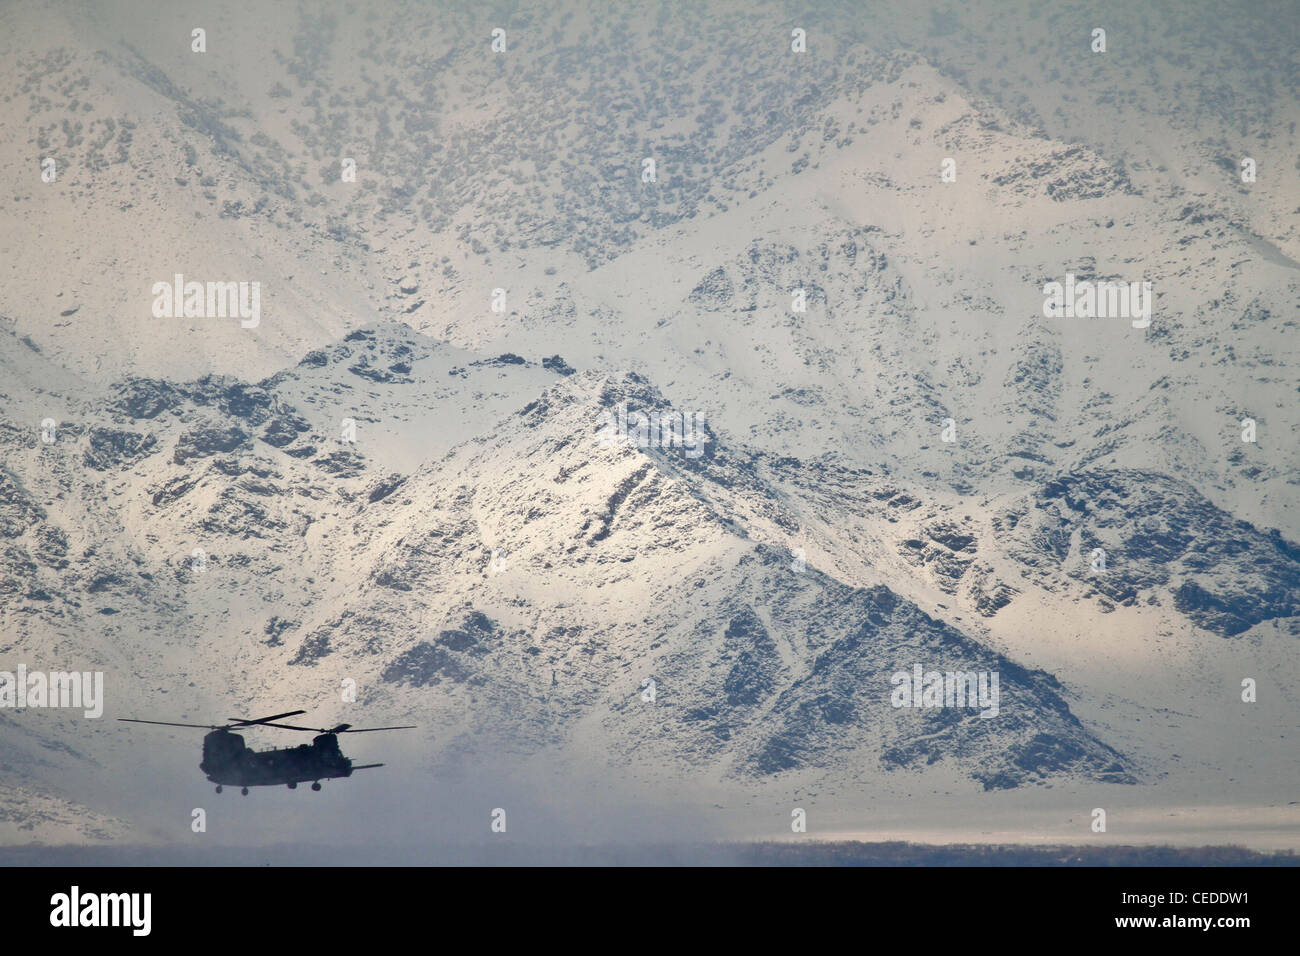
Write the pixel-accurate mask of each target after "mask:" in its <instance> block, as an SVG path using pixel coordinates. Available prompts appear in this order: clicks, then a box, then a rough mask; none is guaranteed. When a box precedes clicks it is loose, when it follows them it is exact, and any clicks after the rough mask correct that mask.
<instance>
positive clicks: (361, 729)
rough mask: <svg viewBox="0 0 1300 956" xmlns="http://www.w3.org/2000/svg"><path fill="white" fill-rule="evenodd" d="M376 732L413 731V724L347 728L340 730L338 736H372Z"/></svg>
mask: <svg viewBox="0 0 1300 956" xmlns="http://www.w3.org/2000/svg"><path fill="white" fill-rule="evenodd" d="M376 730H415V724H403V725H402V726H401V727H349V728H348V729H347V730H340V731H338V733H340V734H372V733H374V732H375V731H376Z"/></svg>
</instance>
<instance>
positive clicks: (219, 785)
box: [217, 784, 221, 793]
mask: <svg viewBox="0 0 1300 956" xmlns="http://www.w3.org/2000/svg"><path fill="white" fill-rule="evenodd" d="M220 792H221V784H217V793H220Z"/></svg>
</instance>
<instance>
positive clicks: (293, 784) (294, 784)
mask: <svg viewBox="0 0 1300 956" xmlns="http://www.w3.org/2000/svg"><path fill="white" fill-rule="evenodd" d="M289 789H290V790H297V789H298V784H297V783H291V784H289Z"/></svg>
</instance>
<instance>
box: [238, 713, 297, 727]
mask: <svg viewBox="0 0 1300 956" xmlns="http://www.w3.org/2000/svg"><path fill="white" fill-rule="evenodd" d="M305 713H307V711H305V710H286V711H285V712H284V713H283V714H272V715H271V716H270V717H259V718H257V719H256V720H244V719H242V718H240V717H227V718H226V719H227V720H229V721H230V722H231V723H232V724H235V725H237V726H239V727H251V726H253V725H254V724H265V723H269V722H270V721H272V720H279V719H280V718H282V717H297V716H298V715H299V714H305Z"/></svg>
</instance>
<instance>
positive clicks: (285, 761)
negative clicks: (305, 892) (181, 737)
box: [118, 710, 414, 796]
mask: <svg viewBox="0 0 1300 956" xmlns="http://www.w3.org/2000/svg"><path fill="white" fill-rule="evenodd" d="M305 713H307V711H305V710H290V711H286V712H285V713H283V714H272V715H271V716H270V717H259V718H257V719H256V720H245V719H242V718H239V717H230V718H227V720H228V721H229V722H228V723H226V724H222V725H220V726H215V725H212V724H177V723H172V722H171V721H166V720H138V719H136V718H134V717H119V718H118V720H120V721H124V722H126V723H131V724H158V725H160V726H163V727H194V728H197V729H199V730H208V731H210V733H208V734H205V735H204V737H203V761H202V763H200V764H199V769H200V770H202V771H203V772H204V773H205V774H206V775H207V777H208V779H209V780H211V781H212V782H213V783H215V784H216V785H217V793H221V791H222V788H223V787H226V786H230V787H240V788H241V789H240V793H242V794H243V795H244V796H248V788H249V787H276V786H279V785H280V784H284V785H285V786H287V787H288V788H289V789H290V790H295V789H297V787H298V784H300V783H306V782H307V781H308V780H310V781H312V784H311V788H312V789H313V790H320V788H321V787H320V782H321V781H322V780H332V779H334V778H335V777H350V776H352V772H353V771H354V770H369V769H371V768H373V767H382V766H383V764H382V763H367V764H361V765H360V766H354V765H353V763H352V761H351V760H349V759H348V758H347V757H345V756H343V752H342V751H341V750H340V749H339V738H338V735H339V734H365V733H374V732H375V731H378V730H413V729H414V725H413V724H412V725H406V726H401V727H353V726H352V725H351V724H339V725H338V726H336V727H330V728H328V729H326V728H324V727H321V728H314V727H298V726H296V725H294V724H280V723H276V721H279V720H283V719H284V718H286V717H296V716H298V715H299V714H305ZM250 727H276V728H279V729H280V730H301V731H306V732H307V733H314V734H317V735H318V736H317V737H316V738H315V739H313V740H312V742H311V743H310V744H300V745H299V746H297V747H285V748H283V749H281V750H262V751H257V750H251V749H249V747H248V746H247V745H245V743H244V738H243V737H241V736H239V734H237V733H235V731H236V730H247V729H248V728H250Z"/></svg>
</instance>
